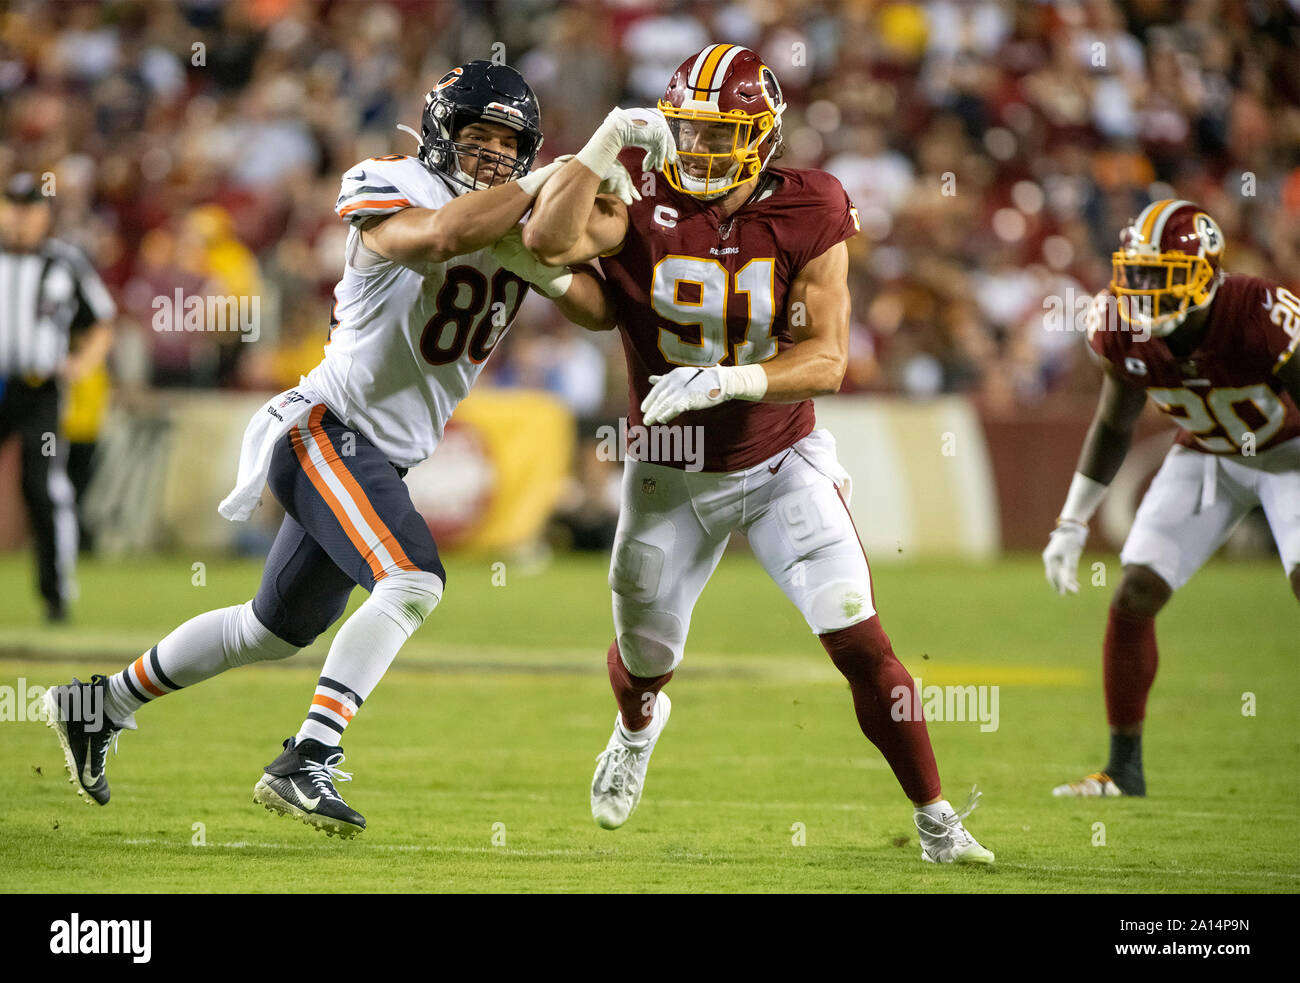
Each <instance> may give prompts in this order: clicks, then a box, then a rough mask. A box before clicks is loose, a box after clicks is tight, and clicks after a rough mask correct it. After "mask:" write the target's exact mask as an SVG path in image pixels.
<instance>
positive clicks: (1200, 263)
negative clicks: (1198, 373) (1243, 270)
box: [1110, 198, 1224, 338]
mask: <svg viewBox="0 0 1300 983" xmlns="http://www.w3.org/2000/svg"><path fill="white" fill-rule="evenodd" d="M1119 242H1120V247H1119V249H1118V250H1116V251H1115V252H1114V253H1113V254H1112V255H1111V265H1112V271H1113V272H1112V275H1111V281H1110V289H1111V292H1112V293H1114V295H1115V296H1116V297H1117V298H1118V300H1119V304H1118V306H1119V313H1120V317H1122V318H1123V319H1124V320H1125V321H1126V322H1128V323H1129V324H1132V325H1135V326H1137V327H1140V328H1142V329H1143V330H1149V331H1150V332H1151V334H1153V335H1155V336H1156V337H1158V338H1160V337H1164V336H1165V335H1167V334H1169V333H1171V332H1172V331H1173V330H1174V329H1175V328H1177V327H1178V326H1179V325H1181V324H1182V323H1183V322H1184V321H1185V320H1187V315H1188V314H1190V313H1191V312H1192V311H1195V310H1199V309H1200V308H1202V307H1205V306H1207V305H1208V304H1209V303H1210V302H1211V301H1212V300H1213V299H1214V294H1215V292H1216V291H1217V290H1218V289H1219V280H1220V276H1219V271H1220V262H1221V261H1222V259H1223V248H1224V241H1223V232H1222V230H1221V229H1220V228H1219V223H1218V222H1216V221H1214V219H1212V218H1210V216H1209V215H1207V214H1206V212H1205V210H1204V209H1202V208H1201V207H1200V206H1199V205H1194V204H1193V203H1192V202H1190V201H1181V200H1175V199H1172V198H1166V199H1164V200H1162V201H1156V202H1152V203H1151V204H1150V205H1147V207H1146V208H1144V209H1143V210H1142V213H1141V214H1140V215H1139V216H1138V217H1137V218H1135V219H1134V220H1133V222H1132V224H1130V225H1129V226H1128V228H1126V229H1125V230H1124V231H1123V232H1121V233H1120V237H1119Z"/></svg>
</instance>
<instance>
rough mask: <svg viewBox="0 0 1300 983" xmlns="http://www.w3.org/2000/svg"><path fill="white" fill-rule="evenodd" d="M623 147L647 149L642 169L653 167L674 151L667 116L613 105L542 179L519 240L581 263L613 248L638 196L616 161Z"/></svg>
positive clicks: (552, 257) (548, 257) (558, 262)
mask: <svg viewBox="0 0 1300 983" xmlns="http://www.w3.org/2000/svg"><path fill="white" fill-rule="evenodd" d="M625 147H640V148H642V149H644V150H645V151H646V154H645V159H644V161H643V163H642V167H643V168H644V169H645V170H646V171H657V170H659V169H660V168H661V167H662V166H663V165H664V162H665V161H672V160H675V159H676V157H677V146H676V144H675V143H674V142H673V136H672V133H671V132H670V130H669V129H668V122H667V120H665V119H664V117H663V114H662V113H660V112H659V111H658V110H653V109H614V110H612V111H611V112H610V114H609V115H608V116H606V117H605V121H604V122H603V123H601V124H600V126H599V128H597V130H596V132H595V133H594V134H592V137H591V139H590V140H588V141H587V145H586V146H585V147H583V148H582V149H581V150H580V151H578V153H577V155H576V156H575V157H574V159H573V160H571V161H569V162H568V163H567V164H566V165H565V166H564V169H563V170H562V171H560V173H559V174H557V175H556V176H555V177H554V178H553V179H552V180H551V181H549V182H548V183H547V186H546V188H545V189H543V191H542V193H541V195H539V196H538V199H537V206H536V207H535V208H534V209H533V214H532V216H531V217H530V218H529V219H528V224H527V225H526V226H525V227H524V245H526V246H527V247H528V248H529V249H531V250H532V251H533V252H534V253H535V254H536V255H537V257H538V258H539V259H541V260H542V261H543V262H544V263H549V264H551V265H552V266H563V265H564V264H566V263H585V262H587V261H589V260H592V259H595V258H596V257H597V256H601V255H604V254H606V253H610V252H613V251H614V250H615V249H617V248H618V246H619V244H620V243H621V242H622V241H623V237H624V236H625V235H627V205H628V204H630V201H631V199H633V198H640V197H641V196H640V195H639V194H637V192H636V190H635V188H634V187H633V186H632V182H631V180H630V179H628V175H627V171H626V169H625V168H624V167H623V165H622V164H620V163H619V162H618V155H619V153H620V152H621V151H622V150H623V149H624V148H625ZM613 194H617V197H611V196H610V195H613Z"/></svg>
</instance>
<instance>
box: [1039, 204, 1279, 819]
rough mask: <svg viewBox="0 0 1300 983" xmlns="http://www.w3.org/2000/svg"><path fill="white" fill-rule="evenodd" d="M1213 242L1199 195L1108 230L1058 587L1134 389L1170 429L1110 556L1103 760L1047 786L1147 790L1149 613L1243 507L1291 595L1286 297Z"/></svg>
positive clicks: (1055, 575) (1054, 549)
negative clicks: (1085, 420)
mask: <svg viewBox="0 0 1300 983" xmlns="http://www.w3.org/2000/svg"><path fill="white" fill-rule="evenodd" d="M1223 250H1224V241H1223V233H1222V232H1221V231H1220V230H1219V226H1218V224H1217V223H1216V222H1215V221H1214V219H1212V218H1211V217H1210V216H1209V215H1207V214H1206V213H1205V211H1204V210H1202V209H1201V208H1200V207H1199V206H1197V205H1194V204H1192V203H1191V202H1188V201H1175V200H1171V199H1167V200H1164V201H1157V202H1155V203H1153V204H1151V205H1148V206H1147V207H1146V209H1144V210H1143V212H1142V213H1141V214H1140V215H1139V216H1138V217H1137V218H1136V219H1135V220H1134V221H1133V224H1132V225H1130V226H1129V227H1128V228H1127V229H1125V230H1124V232H1123V233H1122V234H1121V236H1120V248H1119V250H1118V251H1116V252H1115V253H1114V256H1113V264H1114V276H1113V278H1112V280H1111V284H1110V288H1109V290H1107V291H1105V292H1103V293H1102V294H1099V295H1098V297H1097V298H1096V299H1095V300H1094V302H1093V305H1092V307H1091V309H1090V310H1089V315H1088V318H1089V320H1088V344H1089V346H1090V349H1091V351H1092V352H1093V353H1094V354H1095V355H1096V356H1097V357H1098V359H1099V360H1100V362H1101V364H1102V366H1103V369H1104V372H1105V374H1104V375H1103V377H1102V390H1101V399H1100V402H1099V403H1098V406H1097V413H1096V416H1095V417H1094V418H1093V422H1092V427H1091V429H1090V430H1089V431H1088V436H1087V438H1086V439H1085V440H1084V444H1083V450H1082V452H1081V454H1080V455H1079V464H1078V468H1077V470H1076V473H1075V475H1074V479H1073V481H1072V482H1071V484H1070V490H1069V494H1068V496H1067V498H1066V501H1065V508H1064V509H1063V510H1062V511H1061V516H1060V518H1059V519H1057V523H1056V530H1055V531H1054V532H1053V533H1052V535H1051V539H1050V541H1049V543H1048V546H1047V549H1046V550H1045V551H1044V552H1043V561H1044V563H1045V564H1046V567H1047V579H1048V581H1049V582H1050V583H1051V584H1052V586H1053V587H1055V588H1056V589H1057V590H1058V591H1059V592H1060V593H1061V594H1063V595H1064V594H1066V593H1067V592H1070V593H1073V592H1076V591H1078V589H1079V584H1078V576H1077V570H1078V564H1079V556H1080V554H1081V553H1082V551H1083V545H1084V542H1085V541H1086V539H1087V536H1088V520H1089V519H1090V518H1091V517H1092V514H1093V512H1094V511H1096V509H1097V506H1098V504H1099V503H1100V501H1101V498H1102V496H1103V495H1104V494H1105V491H1106V487H1107V486H1108V485H1109V484H1110V481H1111V479H1113V478H1114V477H1115V474H1116V472H1118V471H1119V468H1120V465H1121V464H1122V463H1123V461H1124V457H1125V455H1126V454H1127V452H1128V448H1129V444H1130V442H1131V440H1132V436H1133V425H1134V423H1135V422H1136V420H1137V418H1138V416H1139V414H1140V413H1141V412H1142V407H1143V405H1144V404H1145V402H1146V399H1147V397H1148V396H1150V397H1151V400H1152V402H1154V403H1155V404H1156V406H1158V407H1159V408H1160V409H1161V410H1163V411H1164V412H1165V413H1168V414H1169V415H1170V417H1172V418H1173V420H1174V422H1175V423H1176V424H1178V426H1179V427H1180V430H1179V433H1178V440H1177V443H1176V444H1175V445H1174V447H1173V448H1172V449H1171V450H1170V452H1169V455H1168V457H1166V458H1165V462H1164V465H1163V466H1162V467H1161V468H1160V471H1159V473H1158V474H1157V475H1156V477H1155V479H1154V480H1153V481H1152V483H1151V487H1150V488H1149V489H1148V490H1147V493H1146V496H1145V497H1144V498H1143V500H1142V504H1141V506H1140V507H1139V508H1138V512H1137V516H1136V518H1135V519H1134V522H1133V527H1132V529H1131V530H1130V532H1129V535H1128V539H1127V540H1126V541H1125V543H1124V548H1123V550H1122V552H1121V553H1120V562H1121V563H1122V564H1123V567H1124V575H1123V578H1122V580H1121V581H1120V584H1119V587H1118V589H1117V590H1116V591H1115V597H1114V599H1113V601H1112V602H1111V608H1110V620H1109V622H1108V623H1107V626H1106V637H1105V641H1104V642H1103V646H1102V651H1103V660H1104V670H1105V671H1104V679H1105V683H1104V686H1105V692H1106V714H1107V717H1108V719H1109V722H1110V731H1111V741H1110V760H1109V762H1108V763H1107V765H1106V767H1105V769H1104V770H1102V771H1099V772H1094V773H1093V774H1091V775H1089V776H1088V777H1087V778H1084V779H1083V780H1082V781H1077V782H1070V783H1068V784H1065V785H1060V786H1058V787H1057V788H1056V789H1054V790H1053V791H1054V794H1055V795H1060V796H1116V795H1145V794H1146V780H1145V777H1144V775H1143V772H1142V723H1143V719H1144V717H1145V716H1146V701H1147V694H1148V692H1150V689H1151V684H1152V682H1153V681H1154V679H1155V674H1156V635H1155V616H1156V614H1157V613H1158V612H1159V611H1160V609H1161V608H1162V607H1164V605H1165V603H1166V602H1167V601H1168V600H1169V598H1170V596H1171V595H1172V594H1173V592H1174V591H1175V590H1177V589H1178V588H1180V587H1182V586H1183V584H1185V583H1187V581H1188V580H1190V579H1191V577H1192V575H1193V574H1194V573H1195V572H1196V571H1197V570H1198V569H1200V567H1201V565H1202V564H1204V563H1205V561H1206V560H1207V559H1209V558H1210V556H1211V555H1212V554H1213V553H1214V551H1215V550H1217V549H1218V548H1219V546H1221V545H1222V544H1223V541H1224V540H1225V539H1226V538H1227V537H1228V534H1229V533H1230V532H1231V531H1232V530H1233V528H1234V527H1235V526H1236V525H1237V523H1238V522H1240V521H1241V519H1242V518H1243V517H1244V516H1245V515H1246V513H1247V512H1249V511H1251V510H1252V509H1253V508H1255V507H1256V506H1261V507H1262V508H1263V510H1264V514H1265V516H1266V517H1267V518H1268V522H1269V526H1270V527H1271V529H1272V531H1273V536H1274V538H1275V539H1276V541H1277V546H1278V552H1279V553H1280V554H1281V558H1282V565H1283V568H1284V569H1285V571H1286V573H1287V575H1288V576H1289V577H1290V580H1291V590H1292V591H1293V592H1294V593H1295V595H1296V597H1297V598H1298V599H1300V410H1297V406H1300V358H1296V357H1294V356H1295V353H1296V348H1297V346H1300V299H1298V298H1297V297H1296V296H1295V295H1294V294H1293V293H1291V292H1290V291H1289V290H1287V289H1286V287H1283V286H1281V285H1279V284H1276V283H1273V282H1271V281H1269V280H1264V279H1261V278H1259V277H1253V276H1239V275H1230V274H1227V273H1224V272H1223V271H1222V270H1221V269H1220V263H1221V261H1222V259H1223ZM1116 314H1117V315H1118V317H1115V316H1108V315H1116Z"/></svg>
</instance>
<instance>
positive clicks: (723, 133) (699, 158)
mask: <svg viewBox="0 0 1300 983" xmlns="http://www.w3.org/2000/svg"><path fill="white" fill-rule="evenodd" d="M659 109H660V111H661V112H662V113H663V114H664V117H665V118H666V119H667V120H668V126H669V128H670V129H671V130H672V133H673V138H674V139H675V140H676V142H677V162H676V163H674V164H668V165H666V166H665V167H664V175H665V176H666V177H667V178H668V183H669V184H671V185H672V186H673V187H674V188H676V189H677V190H678V191H681V192H684V193H685V194H688V195H695V196H697V197H701V198H716V197H718V196H719V195H721V194H724V193H726V192H727V191H730V190H731V189H732V188H735V187H738V186H739V185H742V184H744V183H745V182H746V181H748V180H750V179H751V178H753V177H756V176H757V175H758V173H759V172H760V171H762V170H763V168H764V167H766V166H767V162H768V161H769V160H771V159H772V156H773V154H775V153H776V151H777V149H778V148H779V147H780V146H781V114H782V113H784V112H785V101H784V100H783V99H782V97H781V85H780V83H778V82H777V80H776V75H775V74H774V73H773V72H772V70H771V69H770V68H768V67H767V66H766V65H764V64H763V60H762V59H761V58H759V57H758V55H757V54H755V53H754V52H753V51H750V50H749V49H748V48H742V47H740V45H736V44H711V45H709V46H708V47H707V48H705V49H704V50H703V51H700V52H697V53H696V54H694V55H691V57H689V58H687V59H686V60H685V61H684V62H682V64H681V66H680V67H678V69H677V71H676V72H675V73H674V74H673V77H672V80H671V81H670V82H669V83H668V90H667V91H666V92H665V93H664V97H663V98H662V99H660V100H659Z"/></svg>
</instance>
